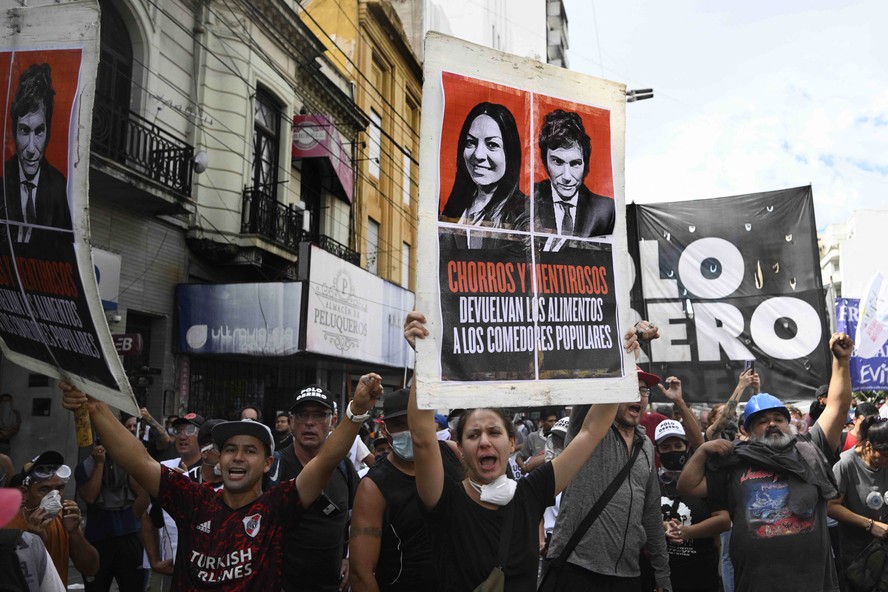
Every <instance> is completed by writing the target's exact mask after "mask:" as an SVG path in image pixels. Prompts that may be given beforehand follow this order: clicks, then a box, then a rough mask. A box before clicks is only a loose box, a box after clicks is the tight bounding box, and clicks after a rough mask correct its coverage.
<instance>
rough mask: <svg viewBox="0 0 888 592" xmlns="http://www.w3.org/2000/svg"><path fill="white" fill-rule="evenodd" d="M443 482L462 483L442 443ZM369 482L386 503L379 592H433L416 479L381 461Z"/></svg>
mask: <svg viewBox="0 0 888 592" xmlns="http://www.w3.org/2000/svg"><path fill="white" fill-rule="evenodd" d="M439 447H440V448H441V459H442V462H443V464H444V474H445V478H446V479H450V480H453V481H456V482H459V481H462V479H463V469H462V465H461V464H460V461H459V459H458V458H456V455H455V454H453V451H452V450H450V448H449V447H448V446H447V444H445V443H444V442H439ZM367 478H368V479H370V480H372V481H373V482H374V483H375V484H376V486H377V488H379V492H380V493H381V494H382V497H383V498H384V499H385V506H386V507H385V518H384V521H383V530H382V541H381V543H380V548H379V560H378V561H377V563H376V574H375V575H376V582H377V584H378V585H379V589H380V590H381V591H382V592H415V591H417V590H421V591H422V592H436V591H437V590H438V579H437V577H436V576H435V568H434V563H433V562H432V544H431V541H430V540H429V534H428V530H427V528H426V523H425V517H424V516H423V512H422V502H421V501H420V500H419V495H418V494H417V493H416V478H415V477H413V476H412V475H405V474H404V473H402V472H401V471H399V470H398V469H397V468H396V467H395V466H394V465H393V464H392V463H391V462H390V461H389V457H388V456H386V458H384V459H382V460H381V461H379V462H378V463H376V464H375V465H374V466H373V467H371V468H370V471H369V472H368V473H367Z"/></svg>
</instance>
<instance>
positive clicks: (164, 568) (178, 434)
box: [142, 412, 205, 592]
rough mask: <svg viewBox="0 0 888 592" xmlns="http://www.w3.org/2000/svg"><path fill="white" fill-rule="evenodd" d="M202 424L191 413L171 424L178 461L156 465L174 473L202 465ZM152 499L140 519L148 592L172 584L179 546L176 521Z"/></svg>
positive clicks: (173, 460) (197, 416) (162, 588)
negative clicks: (199, 435) (200, 439)
mask: <svg viewBox="0 0 888 592" xmlns="http://www.w3.org/2000/svg"><path fill="white" fill-rule="evenodd" d="M204 424H205V420H204V418H203V416H201V415H198V414H197V413H194V412H191V413H186V414H185V415H183V416H181V417H178V418H177V419H176V420H175V421H173V425H172V434H171V435H172V437H173V441H174V443H175V445H176V452H178V453H179V457H178V458H172V459H169V460H164V461H160V464H161V465H163V466H165V467H169V468H170V469H172V470H174V471H179V470H181V471H190V470H192V469H199V468H200V466H201V464H203V457H202V455H201V447H200V443H199V442H198V434H199V433H200V430H201V428H202V426H203V425H204ZM156 502H157V500H156V499H155V498H153V497H152V498H151V507H150V508H149V510H148V512H147V513H146V514H144V515H143V516H142V542H143V544H144V546H145V553H144V557H143V560H142V567H143V568H144V569H146V570H149V569H150V573H149V574H148V590H149V592H153V591H155V590H169V589H170V586H171V585H172V581H173V568H174V564H175V557H176V549H178V546H179V530H178V528H176V522H175V521H174V520H173V518H172V516H170V515H169V514H168V513H167V512H164V511H163V510H162V509H161V507H160V504H158V503H156Z"/></svg>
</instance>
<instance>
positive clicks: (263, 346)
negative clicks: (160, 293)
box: [176, 282, 302, 356]
mask: <svg viewBox="0 0 888 592" xmlns="http://www.w3.org/2000/svg"><path fill="white" fill-rule="evenodd" d="M176 308H177V313H178V315H177V319H178V326H177V331H178V337H179V339H178V341H179V351H180V352H182V353H188V354H241V355H247V356H290V355H293V354H295V353H298V351H299V315H300V313H301V310H302V283H300V282H275V283H259V284H180V285H179V286H177V287H176Z"/></svg>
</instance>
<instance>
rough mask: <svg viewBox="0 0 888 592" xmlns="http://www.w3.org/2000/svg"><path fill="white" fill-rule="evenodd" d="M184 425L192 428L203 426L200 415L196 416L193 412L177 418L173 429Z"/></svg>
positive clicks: (202, 419)
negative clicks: (189, 425)
mask: <svg viewBox="0 0 888 592" xmlns="http://www.w3.org/2000/svg"><path fill="white" fill-rule="evenodd" d="M185 424H191V425H193V426H197V427H200V426H202V425H203V424H204V418H203V416H202V415H198V414H197V413H194V412H191V413H186V414H185V415H182V416H180V417H178V418H177V419H176V421H174V422H173V427H176V426H180V425H185Z"/></svg>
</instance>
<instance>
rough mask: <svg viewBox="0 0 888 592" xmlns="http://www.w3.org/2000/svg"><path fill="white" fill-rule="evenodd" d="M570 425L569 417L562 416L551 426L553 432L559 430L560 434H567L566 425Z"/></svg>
mask: <svg viewBox="0 0 888 592" xmlns="http://www.w3.org/2000/svg"><path fill="white" fill-rule="evenodd" d="M568 425H570V418H569V417H562V418H561V419H559V420H558V421H556V422H555V425H553V426H552V431H553V432H559V433H560V434H561V435H562V436H564V435H566V434H567V427H568Z"/></svg>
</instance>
